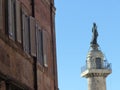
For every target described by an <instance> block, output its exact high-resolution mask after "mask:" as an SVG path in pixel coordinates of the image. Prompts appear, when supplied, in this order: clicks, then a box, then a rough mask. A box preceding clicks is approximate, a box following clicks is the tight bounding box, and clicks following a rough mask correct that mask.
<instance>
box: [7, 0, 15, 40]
mask: <svg viewBox="0 0 120 90" xmlns="http://www.w3.org/2000/svg"><path fill="white" fill-rule="evenodd" d="M14 10H15V4H14V0H8V34H9V38H10V39H12V40H15V22H14V21H15V19H14V18H15V13H14V12H15V11H14Z"/></svg>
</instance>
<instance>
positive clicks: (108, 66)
mask: <svg viewBox="0 0 120 90" xmlns="http://www.w3.org/2000/svg"><path fill="white" fill-rule="evenodd" d="M111 66H112V65H111V63H107V62H104V63H103V66H102V67H101V68H96V66H95V65H93V66H92V67H91V68H88V67H87V65H85V66H83V67H81V73H82V72H84V71H85V70H87V69H107V70H112V68H111Z"/></svg>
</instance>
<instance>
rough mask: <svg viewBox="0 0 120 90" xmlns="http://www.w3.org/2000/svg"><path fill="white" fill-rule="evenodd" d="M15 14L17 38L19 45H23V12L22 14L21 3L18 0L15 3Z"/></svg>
mask: <svg viewBox="0 0 120 90" xmlns="http://www.w3.org/2000/svg"><path fill="white" fill-rule="evenodd" d="M15 7H16V8H15V12H16V38H17V41H18V42H19V43H21V42H22V41H21V12H20V2H19V1H18V0H16V2H15Z"/></svg>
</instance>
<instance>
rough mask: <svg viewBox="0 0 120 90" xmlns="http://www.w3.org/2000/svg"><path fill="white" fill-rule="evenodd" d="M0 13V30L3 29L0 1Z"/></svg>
mask: <svg viewBox="0 0 120 90" xmlns="http://www.w3.org/2000/svg"><path fill="white" fill-rule="evenodd" d="M0 11H1V12H0V30H2V27H3V21H2V18H3V17H2V16H3V15H2V12H3V11H2V0H0Z"/></svg>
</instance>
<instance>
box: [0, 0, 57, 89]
mask: <svg viewBox="0 0 120 90" xmlns="http://www.w3.org/2000/svg"><path fill="white" fill-rule="evenodd" d="M0 90H58V80H57V61H56V41H55V7H54V0H0Z"/></svg>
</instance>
